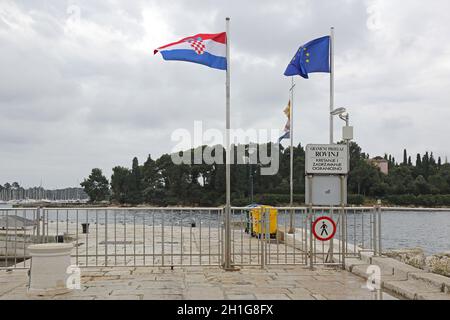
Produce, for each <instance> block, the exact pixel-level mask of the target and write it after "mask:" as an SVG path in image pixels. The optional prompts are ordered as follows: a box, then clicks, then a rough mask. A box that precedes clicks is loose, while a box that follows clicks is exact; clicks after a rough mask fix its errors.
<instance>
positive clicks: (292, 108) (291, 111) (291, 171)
mask: <svg viewBox="0 0 450 320" xmlns="http://www.w3.org/2000/svg"><path fill="white" fill-rule="evenodd" d="M291 79H292V80H291V83H292V85H291V90H290V91H291V99H290V100H291V102H290V110H289V118H290V119H289V120H290V123H289V126H290V128H289V131H290V135H291V151H290V156H291V159H290V181H289V182H290V206H291V207H293V206H294V87H295V83H294V77H292V78H291ZM289 233H290V234H292V233H294V225H293V211H292V210H291V213H290V216H289Z"/></svg>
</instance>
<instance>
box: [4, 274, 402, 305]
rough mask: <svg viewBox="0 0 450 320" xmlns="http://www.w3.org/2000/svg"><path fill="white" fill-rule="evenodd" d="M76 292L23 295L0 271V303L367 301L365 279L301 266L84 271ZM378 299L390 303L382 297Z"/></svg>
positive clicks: (23, 286)
mask: <svg viewBox="0 0 450 320" xmlns="http://www.w3.org/2000/svg"><path fill="white" fill-rule="evenodd" d="M81 272H82V286H81V287H82V288H81V290H74V291H73V292H71V293H68V294H64V295H60V296H53V297H45V298H43V297H30V296H28V295H27V279H28V277H27V271H26V270H14V271H11V272H6V271H0V300H10V299H72V300H81V299H83V300H86V299H87V300H113V299H114V300H115V299H121V300H123V299H128V300H162V299H163V300H168V299H170V300H181V299H185V300H192V299H199V300H208V299H213V300H223V299H232V300H264V299H268V300H272V299H273V300H328V299H329V300H350V299H352V300H372V299H375V298H376V296H375V294H374V293H373V292H370V291H369V290H367V289H366V288H365V280H363V279H362V278H360V277H358V276H356V275H354V274H352V273H350V272H347V271H345V270H335V269H326V268H317V269H316V270H314V271H311V270H309V269H307V268H305V267H303V266H296V267H288V266H281V267H269V268H266V269H264V270H262V269H260V268H250V267H249V268H243V269H241V270H240V271H236V272H225V271H223V270H222V269H219V268H218V267H187V268H175V269H174V270H170V268H158V267H137V268H127V267H124V268H118V267H116V268H85V269H82V270H81ZM383 299H395V298H394V297H392V296H391V295H389V294H387V293H383Z"/></svg>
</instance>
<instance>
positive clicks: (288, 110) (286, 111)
mask: <svg viewBox="0 0 450 320" xmlns="http://www.w3.org/2000/svg"><path fill="white" fill-rule="evenodd" d="M284 114H285V115H286V117H287V118H288V120H287V122H286V126H285V127H284V134H283V135H282V136H281V137H280V138H279V139H278V143H281V141H283V140H284V139H290V138H291V101H289V103H288V105H287V107H286V109H284Z"/></svg>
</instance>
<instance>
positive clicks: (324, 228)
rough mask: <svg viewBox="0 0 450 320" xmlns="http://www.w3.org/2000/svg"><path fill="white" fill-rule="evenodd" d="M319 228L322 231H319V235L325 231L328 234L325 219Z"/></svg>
mask: <svg viewBox="0 0 450 320" xmlns="http://www.w3.org/2000/svg"><path fill="white" fill-rule="evenodd" d="M320 229H322V232H321V233H320V235H321V236H323V234H324V233H325V235H328V231H327V229H328V226H327V224H326V223H325V221H322V226H321V227H320Z"/></svg>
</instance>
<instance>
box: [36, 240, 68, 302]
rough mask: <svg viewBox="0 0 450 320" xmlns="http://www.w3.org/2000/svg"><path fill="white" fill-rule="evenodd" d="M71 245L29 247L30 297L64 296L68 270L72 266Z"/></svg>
mask: <svg viewBox="0 0 450 320" xmlns="http://www.w3.org/2000/svg"><path fill="white" fill-rule="evenodd" d="M72 248H73V245H72V244H71V243H65V244H62V243H58V244H55V243H45V244H35V245H30V246H29V247H28V251H29V253H30V256H31V268H30V279H29V286H28V292H27V293H28V294H29V295H38V296H49V295H57V294H64V293H67V292H70V291H71V290H70V289H69V288H68V287H67V284H66V281H67V279H68V274H67V273H66V272H67V268H68V267H69V266H70V252H71V251H72Z"/></svg>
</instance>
